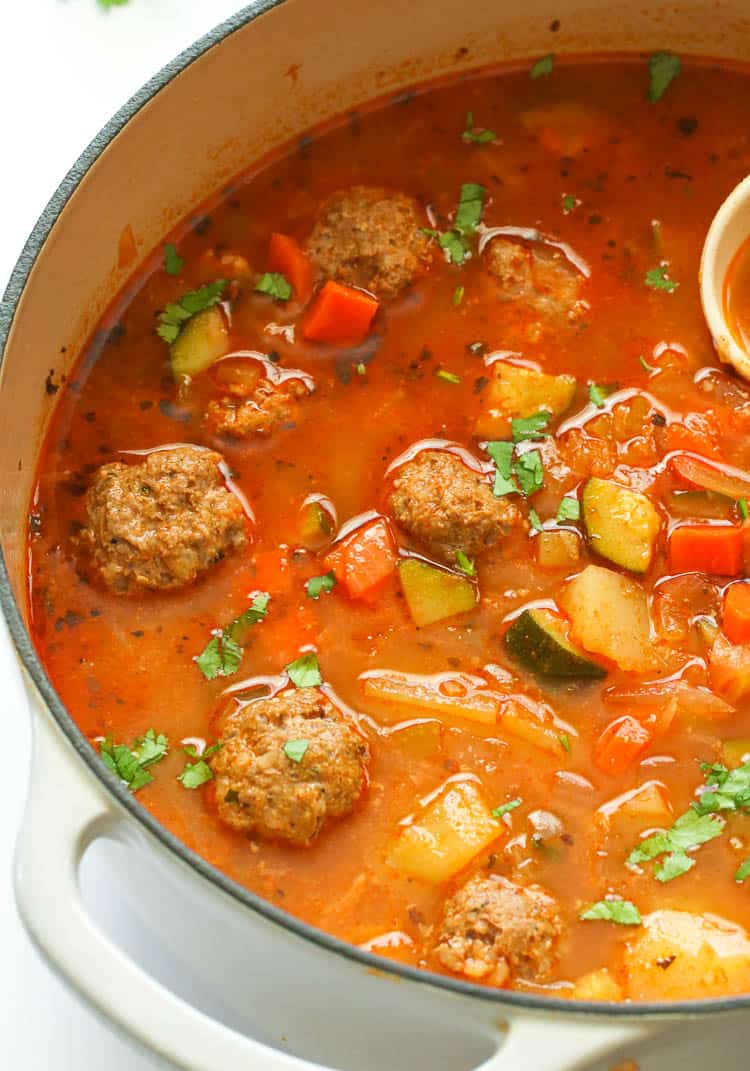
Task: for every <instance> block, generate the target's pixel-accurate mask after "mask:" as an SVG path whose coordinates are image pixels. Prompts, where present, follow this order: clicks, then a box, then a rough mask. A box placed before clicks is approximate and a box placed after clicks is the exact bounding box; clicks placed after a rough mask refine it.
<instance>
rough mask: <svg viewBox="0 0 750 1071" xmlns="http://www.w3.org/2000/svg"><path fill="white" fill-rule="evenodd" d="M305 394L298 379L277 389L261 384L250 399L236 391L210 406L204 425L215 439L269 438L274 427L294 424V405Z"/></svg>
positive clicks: (303, 386)
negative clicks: (220, 437)
mask: <svg viewBox="0 0 750 1071" xmlns="http://www.w3.org/2000/svg"><path fill="white" fill-rule="evenodd" d="M308 392H309V388H308V387H307V386H306V385H305V384H304V383H303V382H301V381H300V380H298V379H293V380H288V381H287V382H286V383H283V384H281V385H280V386H277V385H275V384H273V383H270V382H268V381H267V380H263V381H262V382H261V383H260V384H259V385H258V386H257V387H256V388H255V389H254V390H253V391H252V393H251V394H250V395H249V396H243V395H242V393H240V392H237V391H235V392H233V393H231V394H226V395H224V396H223V397H222V398H218V399H215V400H214V401H212V402H209V403H208V406H207V408H206V419H205V422H206V424H207V426H208V427H209V428H210V429H211V430H212V431H214V432H215V433H216V434H217V435H228V436H230V437H231V438H233V439H245V438H247V437H248V436H250V435H270V434H271V432H272V431H273V430H274V428H275V427H277V426H279V425H284V424H286V425H290V424H293V423H294V417H295V415H296V411H297V402H298V401H299V399H300V398H302V397H304V396H305V395H306V394H308Z"/></svg>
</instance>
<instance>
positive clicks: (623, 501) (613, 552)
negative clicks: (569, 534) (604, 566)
mask: <svg viewBox="0 0 750 1071" xmlns="http://www.w3.org/2000/svg"><path fill="white" fill-rule="evenodd" d="M583 521H584V524H585V525H586V534H587V535H588V538H589V543H590V544H591V549H592V550H595V551H596V553H597V554H600V555H601V556H602V558H607V559H608V560H609V561H611V562H614V563H615V565H621V566H622V568H623V569H629V570H630V571H631V572H633V573H645V572H646V570H647V569H648V567H649V565H650V564H651V556H652V555H653V552H654V544H655V543H656V537H657V535H658V534H659V529H660V528H661V520H660V518H659V514H658V513H657V512H656V510H655V509H654V507H653V506H652V505H651V502H650V501H649V500H648V498H646V496H645V495H643V494H641V493H640V491H631V490H630V489H629V488H627V487H621V486H620V484H618V483H614V482H613V481H612V480H600V479H599V478H598V477H596V476H593V477H592V478H591V479H590V480H589V481H588V483H587V484H586V486H585V487H584V489H583Z"/></svg>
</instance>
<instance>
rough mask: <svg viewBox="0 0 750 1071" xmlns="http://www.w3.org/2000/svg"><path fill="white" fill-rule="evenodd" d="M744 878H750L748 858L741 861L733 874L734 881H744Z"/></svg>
mask: <svg viewBox="0 0 750 1071" xmlns="http://www.w3.org/2000/svg"><path fill="white" fill-rule="evenodd" d="M746 878H750V859H746V860H745V862H744V863H741V864H740V866H739V867H738V868H737V872H736V873H735V875H734V880H735V881H740V882H741V881H745V879H746Z"/></svg>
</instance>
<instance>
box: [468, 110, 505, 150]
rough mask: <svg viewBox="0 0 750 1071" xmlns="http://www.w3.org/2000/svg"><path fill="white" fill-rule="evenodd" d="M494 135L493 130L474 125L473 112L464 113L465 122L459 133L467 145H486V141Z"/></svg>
mask: <svg viewBox="0 0 750 1071" xmlns="http://www.w3.org/2000/svg"><path fill="white" fill-rule="evenodd" d="M496 137H497V135H496V134H495V132H494V130H487V129H485V128H484V127H475V126H474V116H473V114H472V113H471V112H467V113H466V123H465V125H464V129H463V133H462V134H461V140H462V141H465V142H466V144H467V145H472V144H473V145H486V144H487V143H488V142H490V141H494V140H495V138H496Z"/></svg>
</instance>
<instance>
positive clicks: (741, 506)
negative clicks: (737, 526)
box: [737, 498, 748, 521]
mask: <svg viewBox="0 0 750 1071" xmlns="http://www.w3.org/2000/svg"><path fill="white" fill-rule="evenodd" d="M737 509H738V510H739V511H740V517H742V519H743V521H746V520H747V516H748V509H747V499H746V498H738V499H737Z"/></svg>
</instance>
